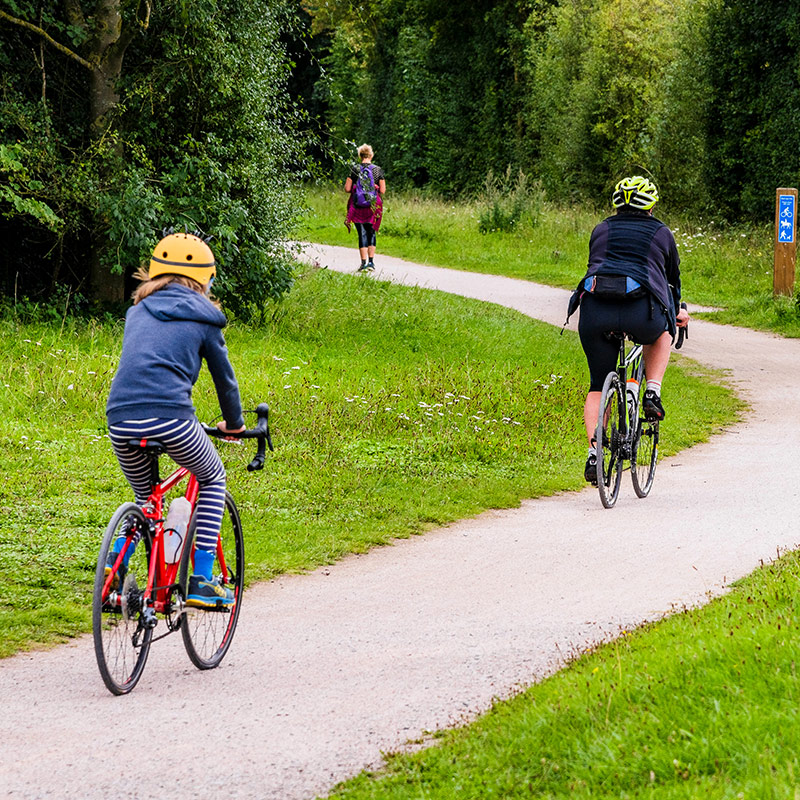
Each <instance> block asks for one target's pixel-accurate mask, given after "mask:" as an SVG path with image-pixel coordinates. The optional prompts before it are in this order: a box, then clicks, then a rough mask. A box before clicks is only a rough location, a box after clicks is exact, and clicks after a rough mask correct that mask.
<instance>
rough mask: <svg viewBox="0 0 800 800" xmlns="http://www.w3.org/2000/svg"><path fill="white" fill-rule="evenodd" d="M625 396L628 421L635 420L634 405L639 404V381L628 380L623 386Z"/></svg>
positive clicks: (634, 379)
mask: <svg viewBox="0 0 800 800" xmlns="http://www.w3.org/2000/svg"><path fill="white" fill-rule="evenodd" d="M625 395H626V396H627V399H628V419H630V420H631V421H633V420H635V419H636V404H637V403H638V402H639V381H637V380H636V378H628V382H627V384H626V386H625Z"/></svg>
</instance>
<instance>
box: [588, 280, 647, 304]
mask: <svg viewBox="0 0 800 800" xmlns="http://www.w3.org/2000/svg"><path fill="white" fill-rule="evenodd" d="M583 288H584V290H585V291H587V292H589V293H590V294H593V295H594V296H595V297H600V298H605V299H608V300H635V299H636V298H638V297H644V296H645V295H646V294H647V289H645V288H644V287H643V286H642V285H641V284H640V283H638V281H635V280H634V279H633V278H628V277H627V276H625V275H591V276H590V277H588V278H587V279H586V280H585V281H584V284H583Z"/></svg>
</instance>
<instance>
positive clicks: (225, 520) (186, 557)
mask: <svg viewBox="0 0 800 800" xmlns="http://www.w3.org/2000/svg"><path fill="white" fill-rule="evenodd" d="M195 531H196V524H195V521H194V520H192V523H191V525H190V526H189V536H188V540H187V543H186V547H185V548H184V550H183V555H182V557H181V566H180V573H179V578H178V581H179V583H180V585H181V589H182V591H183V596H184V597H186V590H187V586H188V584H189V576H190V575H191V571H192V564H193V558H194V542H195ZM223 561H224V565H223ZM213 576H214V577H216V578H219V579H220V582H221V584H222V585H223V586H225V587H227V588H228V589H231V590H232V591H233V595H234V598H235V599H234V603H233V605H232V606H228V607H226V608H220V609H202V608H192V607H190V606H187V607H186V609H185V613H184V617H183V620H182V621H181V634H182V636H183V644H184V647H185V648H186V653H187V654H188V656H189V658H190V659H191V661H192V663H193V664H194V665H195V666H196V667H197V668H198V669H213V668H214V667H216V666H218V665H219V663H220V662H221V661H222V659H223V658H225V654H226V653H227V652H228V648H229V647H230V646H231V641H232V640H233V634H234V632H235V630H236V623H237V622H238V620H239V610H240V608H241V599H242V592H243V589H244V584H243V581H244V538H243V536H242V523H241V520H240V518H239V512H238V510H237V508H236V504H235V503H234V502H233V497H231V494H230V492H226V496H225V514H224V515H223V517H222V528H221V530H220V540H219V544H218V545H217V557H216V558H215V560H214V571H213Z"/></svg>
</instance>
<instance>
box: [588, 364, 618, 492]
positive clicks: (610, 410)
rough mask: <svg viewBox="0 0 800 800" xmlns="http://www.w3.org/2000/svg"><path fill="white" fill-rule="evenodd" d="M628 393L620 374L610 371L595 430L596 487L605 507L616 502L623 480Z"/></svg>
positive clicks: (604, 387) (604, 385)
mask: <svg viewBox="0 0 800 800" xmlns="http://www.w3.org/2000/svg"><path fill="white" fill-rule="evenodd" d="M624 414H625V395H624V392H623V388H622V384H621V383H620V380H619V376H618V375H617V373H616V372H609V373H608V375H607V376H606V380H605V383H604V384H603V391H602V394H601V395H600V412H599V414H598V416H597V429H596V431H595V439H596V440H597V442H596V448H597V489H598V491H599V492H600V500H601V502H602V503H603V505H604V506H605V507H606V508H611V507H612V506H613V505H614V503H616V502H617V497H618V496H619V486H620V483H621V481H622V462H623V456H622V433H621V431H623V430H624V429H625V426H624Z"/></svg>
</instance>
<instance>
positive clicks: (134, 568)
mask: <svg viewBox="0 0 800 800" xmlns="http://www.w3.org/2000/svg"><path fill="white" fill-rule="evenodd" d="M129 518H133V520H134V523H133V524H134V525H135V526H137V527H136V530H138V531H139V532H140V536H141V538H140V539H139V540H138V544H137V545H136V549H135V550H134V552H133V555H132V556H131V557H130V560H129V561H128V564H127V567H125V568H124V572H122V571H121V575H120V576H119V577H117V578H116V580H117V581H118V586H119V585H121V587H122V591H119V589H118V588H117V591H116V598H115V600H114V602H113V603H110V602H109V597H111V596H112V595H113V594H114V591H113V590H111V589H109V591H108V592H107V593H106V596H105V597H104V596H103V587H104V586H105V584H106V578H107V576H106V560H107V558H108V554H109V552H110V551H111V549H112V547H113V545H114V542H115V541H116V539H117V536H119V535H120V533H121V531H122V530H123V524H124V523H125V522H126V520H128V519H129ZM150 551H151V539H150V526H149V523H148V522H147V520H146V519H145V516H144V514H143V513H142V510H141V508H140V507H139V506H138V505H136V503H123V504H122V505H121V506H120V507H119V508H118V509H117V510H116V511H115V512H114V514H113V516H112V517H111V521H110V522H109V523H108V527H107V528H106V532H105V535H104V536H103V543H102V544H101V545H100V553H99V555H98V557H97V569H96V570H95V576H94V592H93V595H92V633H93V636H94V653H95V657H96V658H97V666H98V668H99V670H100V676H101V677H102V678H103V683H105V685H106V687H107V688H108V690H109V691H110V692H111V693H112V694H116V695H121V694H127V693H128V692H130V691H131V689H133V687H134V686H136V684H137V683H138V682H139V678H141V676H142V672H143V671H144V667H145V664H146V663H147V656H148V654H149V653H150V643H151V641H152V638H153V630H152V628H146V627H144V626H143V625H142V618H141V614H140V613H139V609H140V608H141V595H142V589H143V588H144V587H145V586H146V585H147V575H148V565H149V562H150ZM120 578H121V580H119V579H120ZM112 580H113V579H112Z"/></svg>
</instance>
